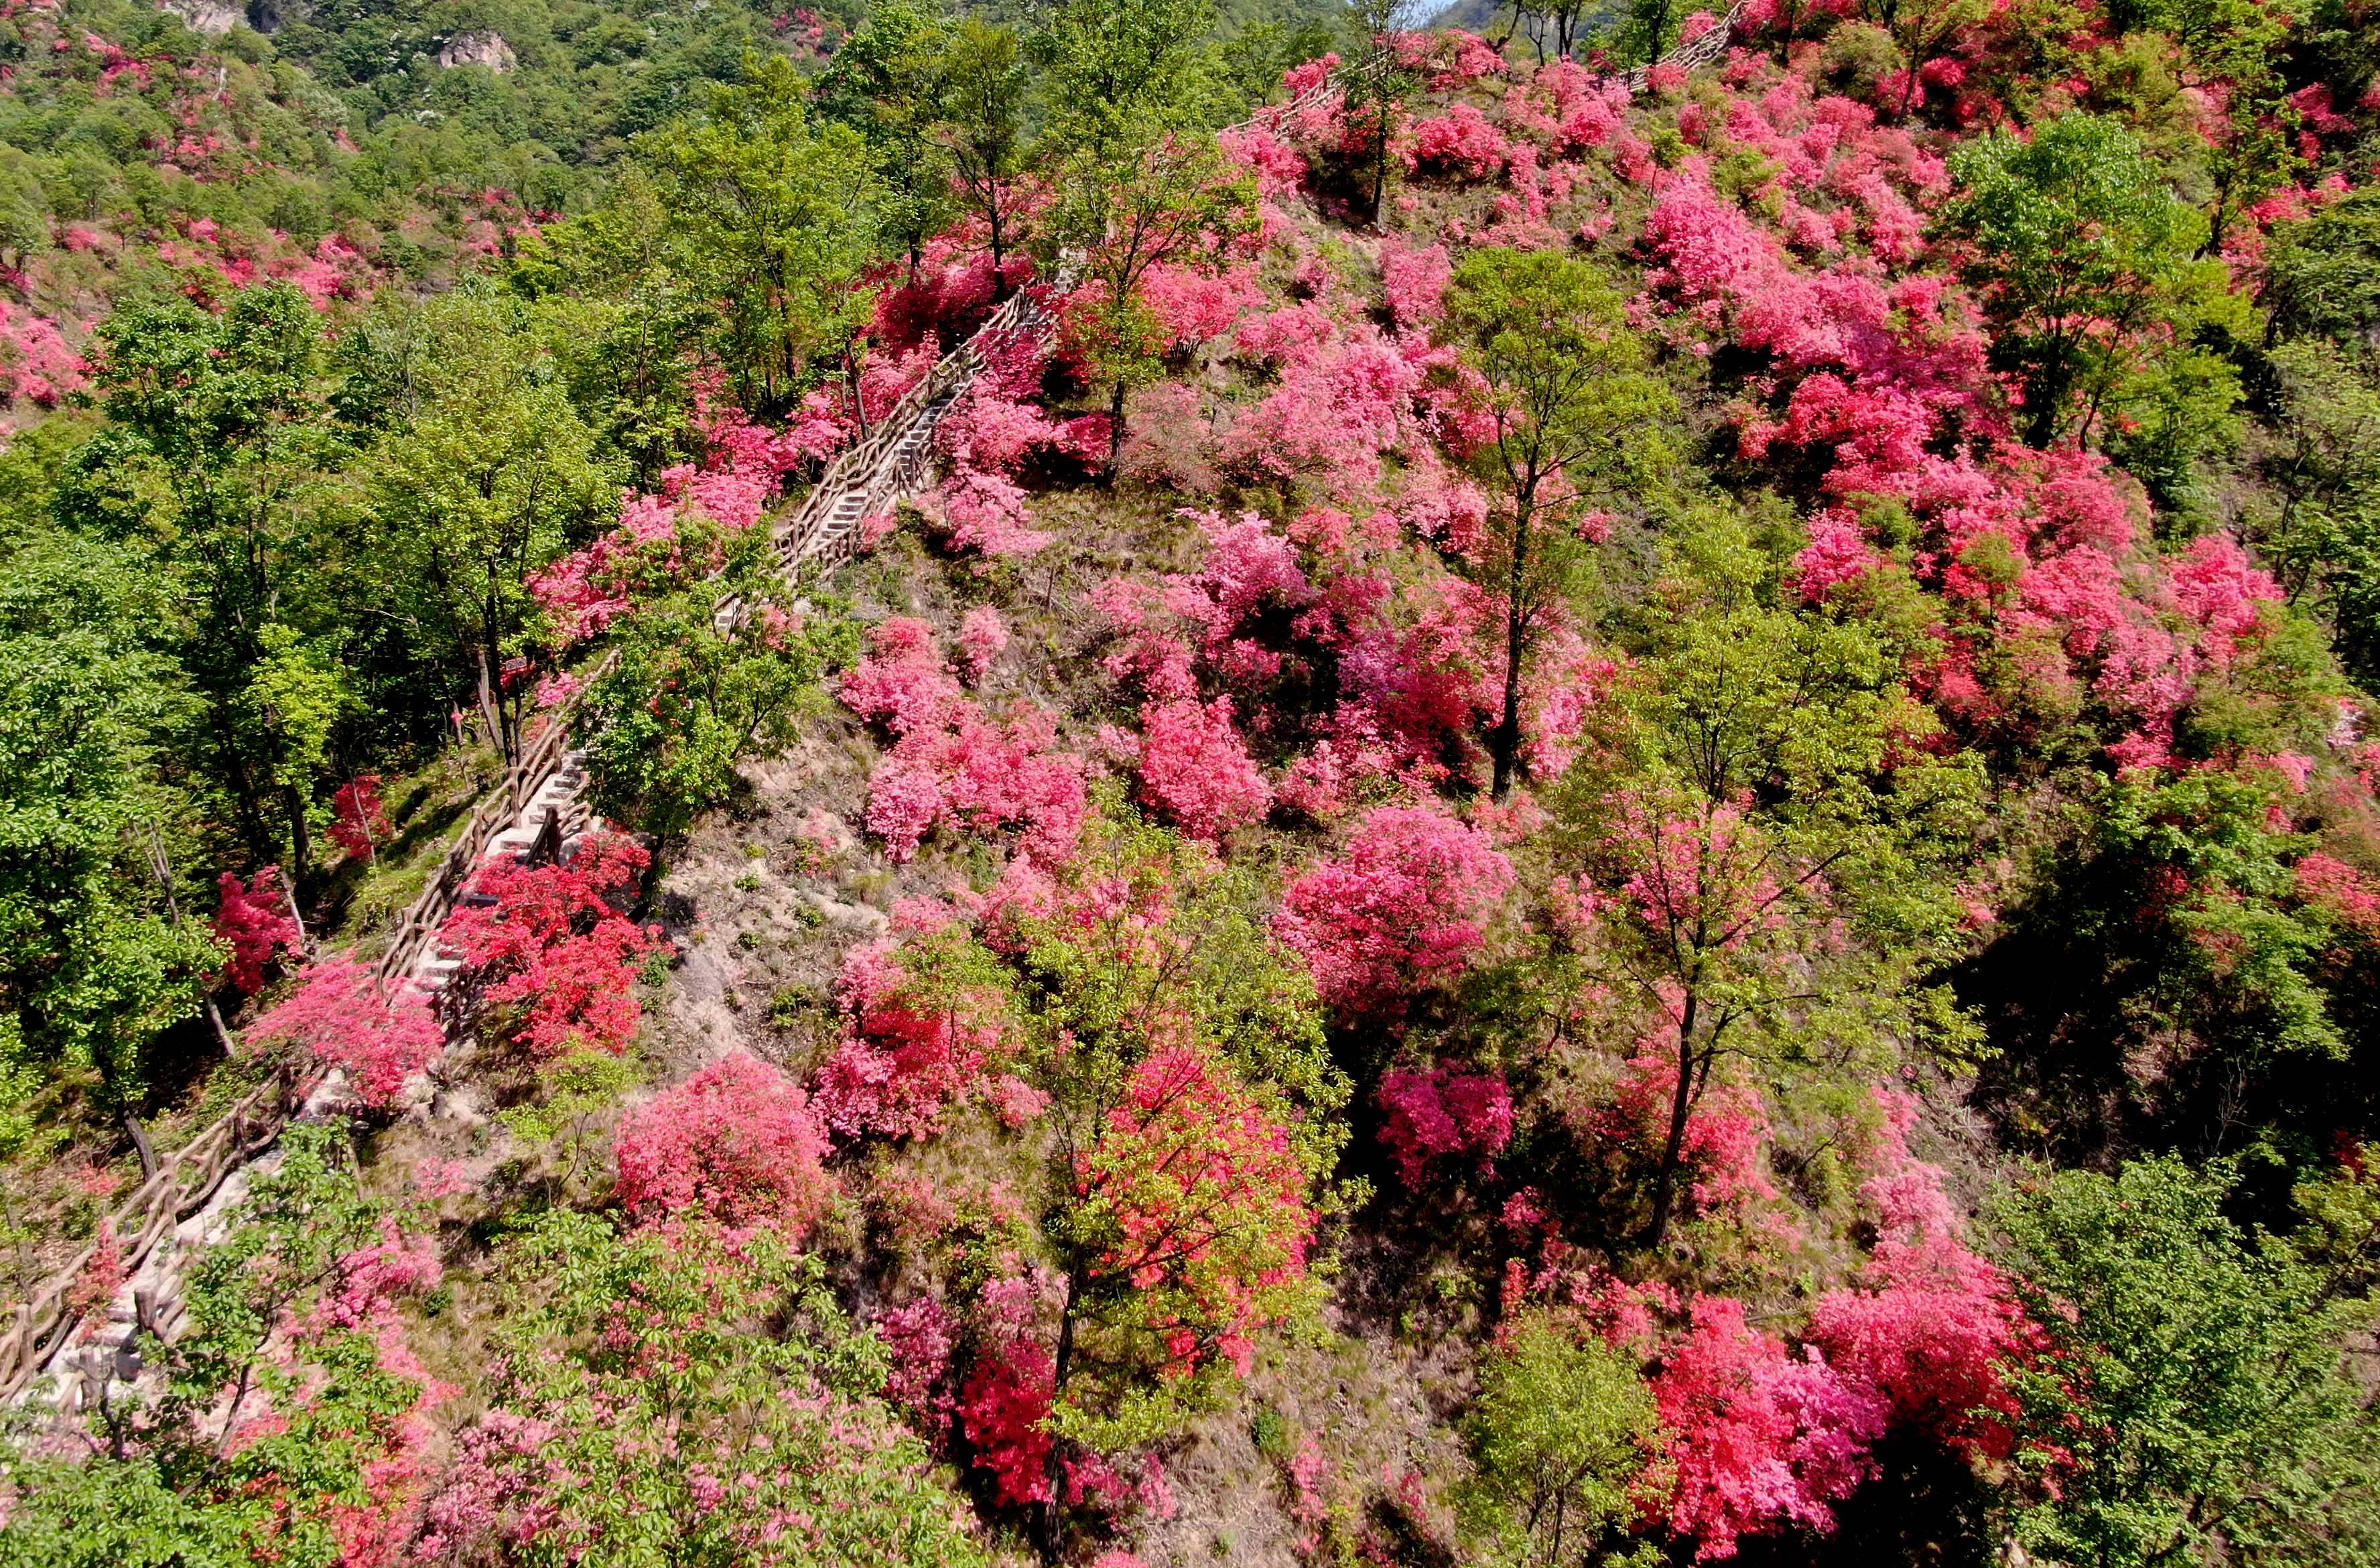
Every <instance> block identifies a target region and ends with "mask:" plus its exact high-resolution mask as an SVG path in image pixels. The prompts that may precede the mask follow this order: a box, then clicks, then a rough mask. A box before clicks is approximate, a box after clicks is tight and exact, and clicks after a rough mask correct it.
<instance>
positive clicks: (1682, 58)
mask: <svg viewBox="0 0 2380 1568" xmlns="http://www.w3.org/2000/svg"><path fill="white" fill-rule="evenodd" d="M1747 3H1748V0H1735V3H1734V4H1733V5H1731V6H1729V7H1728V8H1727V15H1725V16H1723V17H1721V18H1719V19H1718V26H1717V27H1715V28H1713V29H1711V30H1709V31H1708V32H1706V33H1704V34H1703V35H1702V36H1701V37H1700V38H1697V39H1695V40H1694V41H1693V42H1692V43H1681V44H1679V45H1678V46H1677V47H1676V48H1675V49H1672V50H1670V52H1669V53H1668V54H1666V55H1662V56H1661V57H1660V58H1659V59H1658V60H1656V61H1654V62H1653V64H1652V65H1648V66H1638V67H1634V68H1633V69H1632V70H1630V71H1629V72H1628V73H1627V75H1626V76H1625V77H1624V78H1623V79H1624V80H1625V81H1626V82H1627V83H1628V91H1631V92H1642V91H1645V89H1646V88H1647V87H1650V86H1651V85H1652V84H1653V68H1654V67H1655V66H1675V67H1677V68H1678V69H1680V70H1682V71H1698V70H1700V69H1702V68H1703V67H1705V66H1715V65H1717V64H1718V62H1719V60H1720V58H1721V57H1722V56H1724V55H1726V54H1727V46H1728V43H1729V42H1730V40H1732V39H1733V38H1734V36H1735V25H1736V23H1738V22H1740V21H1742V20H1743V8H1744V6H1745V5H1746V4H1747Z"/></svg>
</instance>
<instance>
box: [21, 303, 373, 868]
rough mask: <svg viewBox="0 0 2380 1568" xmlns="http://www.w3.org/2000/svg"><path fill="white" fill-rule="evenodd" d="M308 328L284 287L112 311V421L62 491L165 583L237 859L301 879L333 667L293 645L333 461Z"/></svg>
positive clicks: (318, 544) (302, 631)
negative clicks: (274, 864)
mask: <svg viewBox="0 0 2380 1568" xmlns="http://www.w3.org/2000/svg"><path fill="white" fill-rule="evenodd" d="M321 330H322V329H321V324H320V322H318V321H317V319H316V317H315V315H314V311H313V309H312V307H310V305H309V304H308V303H307V302H306V297H305V296H304V295H303V294H301V293H299V292H298V291H297V289H296V288H293V287H291V286H288V285H285V284H273V285H267V286H260V287H257V288H252V289H248V290H245V291H243V292H242V293H240V294H238V295H237V296H235V297H234V298H233V299H232V300H231V302H230V303H229V305H228V306H227V307H226V308H225V310H224V312H223V314H222V315H221V316H220V317H214V316H210V315H208V314H206V313H205V312H204V311H201V310H198V309H196V308H195V307H193V306H191V305H189V304H188V303H187V302H183V301H176V302H175V303H172V304H168V305H140V306H134V307H129V308H128V309H126V310H120V311H118V312H117V313H116V314H115V315H114V316H112V317H110V318H109V319H108V320H107V321H106V322H103V324H102V326H101V328H100V332H99V339H100V342H101V345H102V348H103V355H102V360H103V363H102V369H101V371H100V372H99V383H100V385H101V387H102V389H103V395H102V407H103V408H104V409H105V410H106V412H107V416H108V420H109V425H108V428H107V429H106V430H104V431H103V432H101V433H100V434H99V435H98V436H97V437H95V438H94V439H93V440H91V442H89V443H87V444H84V445H83V446H82V447H80V448H79V449H78V450H77V452H76V453H75V456H74V458H73V460H72V464H71V470H70V473H69V475H68V478H67V483H66V484H65V486H64V487H63V489H62V492H61V495H60V499H59V506H60V511H61V513H62V515H63V516H64V517H66V519H67V521H68V522H69V523H70V524H71V525H73V526H75V527H77V528H79V529H83V530H85V531H91V532H97V533H100V534H102V535H103V536H104V537H108V538H110V539H113V540H115V541H121V542H124V543H126V544H128V545H129V546H130V547H132V548H134V549H137V550H140V551H141V552H143V553H146V554H147V555H148V556H149V558H150V559H152V560H153V561H154V562H155V563H156V565H157V566H158V568H159V569H160V570H161V571H162V572H163V573H164V575H165V576H166V577H167V579H168V580H169V581H170V582H171V583H172V584H173V586H174V589H175V590H176V598H177V599H178V601H179V602H178V604H177V605H176V611H175V616H174V619H175V621H176V626H175V628H174V638H173V640H174V642H175V644H176V647H175V651H176V656H177V657H178V659H179V662H180V663H181V665H182V668H183V669H184V670H185V671H186V672H187V673H188V676H189V679H190V683H191V686H192V687H193V689H194V690H195V691H196V692H197V693H198V694H199V695H200V697H201V698H202V699H204V701H205V703H206V725H205V729H204V732H203V735H204V738H203V740H198V741H195V742H194V744H193V746H192V748H191V750H192V753H193V754H194V755H195V756H197V757H199V758H201V759H203V761H204V764H205V765H206V766H207V767H208V769H209V771H210V772H212V773H213V774H214V775H215V777H216V779H217V780H218V782H219V783H220V784H221V786H222V788H223V789H224V791H225V795H226V796H227V797H228V800H229V803H230V806H231V810H232V815H233V819H234V820H235V821H236V822H237V824H238V826H239V830H240V833H241V836H242V837H243V838H245V839H246V841H247V843H248V845H249V851H250V853H252V854H253V855H255V856H256V857H257V858H259V859H285V863H286V864H288V866H289V867H290V869H291V871H292V873H293V875H294V876H295V877H296V878H297V880H299V881H303V879H304V878H305V876H306V874H307V870H308V866H309V863H310V858H311V856H310V832H309V827H310V814H311V811H312V802H311V799H310V791H311V786H312V784H313V782H314V780H313V779H312V778H311V777H310V773H311V772H313V771H314V770H315V768H316V767H317V766H318V764H319V763H320V761H321V753H322V740H323V735H322V722H321V721H322V711H321V705H322V701H323V700H324V699H325V698H326V695H327V694H328V693H330V692H333V691H334V690H335V687H336V677H335V675H333V676H332V677H330V679H328V680H327V681H315V680H311V679H310V675H311V673H312V672H317V671H332V670H335V668H336V665H337V663H338V659H337V656H336V653H335V651H334V650H333V649H332V648H329V647H326V646H323V645H322V644H320V643H319V642H318V643H316V645H315V646H311V647H305V646H302V645H303V644H305V643H306V642H308V641H309V640H310V638H308V637H307V635H306V634H307V632H308V630H309V628H308V627H307V626H305V624H304V618H303V615H302V613H301V604H302V602H303V600H304V598H305V596H306V595H307V594H308V593H309V591H310V584H311V581H312V573H311V570H310V567H311V565H312V563H313V562H314V561H315V560H316V559H317V558H319V556H320V554H321V553H322V550H323V549H324V548H325V538H324V535H325V532H326V525H325V520H324V517H323V507H322V502H323V501H324V500H325V499H326V497H325V495H324V486H323V484H322V476H323V473H324V471H325V470H326V469H329V468H335V467H336V465H337V463H338V462H339V460H340V453H339V442H338V440H337V438H336V436H335V433H334V432H333V431H332V429H331V426H330V421H329V419H328V418H327V415H328V407H327V405H326V403H325V401H324V399H323V395H322V384H321V377H320V371H321V364H320V360H321V346H322V340H321ZM275 627H279V628H281V629H280V630H278V631H275V630H274V629H273V628H275ZM260 682H262V683H263V686H264V688H260V685H259V683H260ZM299 687H304V688H305V690H304V693H303V695H302V696H301V695H300V693H299V689H298V688H299ZM292 699H295V700H292ZM331 700H333V701H334V705H335V699H331ZM276 817H277V819H278V820H277V821H276V820H275V818H276ZM284 852H285V853H284Z"/></svg>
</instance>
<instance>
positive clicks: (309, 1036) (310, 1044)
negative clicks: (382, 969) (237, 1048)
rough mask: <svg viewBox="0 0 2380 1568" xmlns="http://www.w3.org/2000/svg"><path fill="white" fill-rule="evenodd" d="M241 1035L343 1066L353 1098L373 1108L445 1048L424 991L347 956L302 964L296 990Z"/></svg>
mask: <svg viewBox="0 0 2380 1568" xmlns="http://www.w3.org/2000/svg"><path fill="white" fill-rule="evenodd" d="M248 1038H249V1039H250V1040H251V1041H254V1042H257V1043H259V1044H270V1043H275V1042H285V1043H289V1044H294V1045H297V1046H302V1047H304V1048H305V1049H306V1050H308V1051H311V1052H312V1053H313V1054H314V1056H315V1058H316V1059H317V1060H319V1061H321V1062H322V1064H324V1065H326V1066H331V1067H336V1068H339V1069H341V1070H342V1071H344V1072H345V1073H346V1076H347V1081H348V1084H349V1086H350V1087H351V1088H353V1089H354V1090H355V1093H356V1096H357V1098H358V1099H359V1100H362V1101H363V1102H364V1103H365V1104H366V1105H369V1106H372V1107H375V1108H378V1109H387V1108H388V1107H391V1106H394V1105H395V1104H396V1103H397V1101H398V1100H400V1099H401V1098H403V1096H404V1094H405V1090H406V1086H407V1083H409V1082H410V1081H411V1079H412V1077H413V1076H414V1075H415V1074H417V1073H419V1072H422V1071H424V1070H426V1069H427V1068H428V1067H429V1066H430V1065H431V1064H432V1063H434V1062H436V1061H437V1060H438V1058H439V1056H440V1055H441V1054H442V1053H443V1051H445V1049H446V1032H445V1030H444V1029H443V1028H441V1027H439V1024H438V1019H437V1015H435V1014H433V1013H432V1012H431V1007H430V999H429V998H428V997H426V996H424V995H423V994H422V993H421V991H419V990H418V989H416V988H415V987H413V986H412V985H410V984H399V985H396V986H394V987H391V986H386V985H383V983H382V982H381V979H380V977H379V976H377V975H376V974H374V973H373V972H372V971H371V970H370V969H368V968H366V967H364V966H362V965H360V964H358V963H356V962H355V961H354V960H352V959H347V958H332V959H326V960H324V961H323V962H322V963H320V964H310V965H308V966H307V967H306V970H305V972H304V973H303V974H301V975H300V976H299V977H298V978H297V990H296V991H293V992H292V993H291V994H290V995H289V996H288V998H287V999H286V1000H285V1001H283V1002H282V1003H280V1004H279V1005H277V1006H275V1007H274V1008H273V1009H272V1011H270V1012H268V1013H266V1014H265V1015H263V1016H262V1017H261V1018H259V1019H257V1021H256V1022H255V1023H254V1024H252V1025H250V1026H249V1030H248Z"/></svg>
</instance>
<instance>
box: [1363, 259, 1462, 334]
mask: <svg viewBox="0 0 2380 1568" xmlns="http://www.w3.org/2000/svg"><path fill="white" fill-rule="evenodd" d="M1453 282H1454V262H1453V261H1452V260H1451V259H1450V258H1449V257H1448V255H1447V253H1446V247H1445V246H1443V245H1425V246H1420V247H1417V248H1408V247H1406V246H1403V245H1400V244H1397V243H1395V242H1394V241H1390V240H1383V241H1382V242H1381V245H1380V289H1381V292H1382V294H1383V296H1384V297H1385V298H1386V299H1387V302H1388V307H1389V315H1390V319H1391V320H1393V321H1394V322H1396V323H1397V325H1398V327H1399V328H1400V329H1402V330H1403V331H1406V332H1413V331H1416V330H1426V329H1427V328H1428V327H1430V326H1432V325H1434V324H1435V323H1436V322H1438V321H1439V318H1440V317H1442V316H1444V315H1445V313H1446V291H1447V288H1448V287H1449V286H1451V284H1452V283H1453Z"/></svg>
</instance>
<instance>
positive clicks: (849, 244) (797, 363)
mask: <svg viewBox="0 0 2380 1568" xmlns="http://www.w3.org/2000/svg"><path fill="white" fill-rule="evenodd" d="M746 74H747V79H746V80H745V81H744V82H743V83H742V84H740V85H737V86H734V87H719V88H714V89H713V90H712V91H711V94H710V102H709V103H708V104H707V105H706V106H705V108H704V111H703V113H702V114H700V115H696V116H692V117H689V118H686V119H682V120H678V121H674V122H673V123H672V124H671V125H669V126H668V127H666V128H663V129H662V130H659V131H656V132H654V133H653V134H652V135H651V136H650V137H649V138H647V139H646V140H644V141H643V142H642V143H640V145H639V152H641V154H642V155H643V156H644V158H645V159H646V160H647V161H648V162H649V164H650V165H651V167H652V170H653V173H654V176H655V178H656V179H657V180H658V182H659V187H660V195H661V200H662V210H663V212H664V213H666V214H667V215H668V220H669V224H670V237H671V240H672V245H671V256H672V260H673V263H674V266H675V268H676V270H677V271H678V272H679V273H681V274H682V275H683V276H684V277H685V278H686V281H687V283H688V284H689V286H692V287H693V288H694V289H696V290H697V291H698V293H699V294H700V295H701V296H702V297H703V298H708V299H713V300H717V301H719V302H720V305H719V309H718V316H717V325H716V328H715V337H714V342H715V346H716V347H717V349H718V352H719V353H720V355H721V357H722V359H724V360H725V361H726V363H727V366H728V369H729V371H731V373H732V374H733V375H734V377H735V389H736V395H737V397H738V400H739V401H740V402H741V403H742V404H743V406H744V407H747V408H748V409H750V410H751V411H752V412H754V413H756V414H780V413H783V411H784V410H785V409H786V408H788V407H791V406H792V405H793V404H794V403H795V401H796V400H797V399H798V398H799V396H800V395H801V394H802V392H804V391H805V390H807V385H808V383H809V377H810V371H811V366H812V362H813V361H814V360H817V359H820V358H821V357H827V358H840V359H844V360H845V362H846V363H847V362H848V358H849V353H850V349H851V341H852V338H853V336H854V335H855V334H856V333H857V332H858V330H859V328H860V327H861V326H862V325H863V324H865V323H866V322H867V321H868V312H869V310H870V309H871V308H872V306H873V303H874V291H873V290H872V289H870V288H868V287H866V286H862V284H861V281H860V280H861V275H862V274H863V273H866V271H867V270H868V266H869V264H870V263H871V262H872V261H874V260H875V258H876V253H877V245H878V237H879V232H880V225H882V224H883V223H884V221H885V213H884V211H883V208H884V201H885V189H884V185H883V181H882V178H881V176H880V173H879V163H878V160H877V158H875V157H874V156H871V154H870V151H869V148H868V142H867V140H865V139H864V138H863V137H862V135H861V134H860V133H859V132H858V131H856V130H854V129H853V128H851V127H849V126H847V125H841V124H836V123H834V122H832V121H831V120H827V119H825V118H824V117H823V116H821V115H818V114H817V113H816V112H815V111H814V110H813V108H812V106H811V103H810V102H809V91H808V89H807V87H806V86H805V85H804V83H803V81H802V79H801V78H800V77H799V76H798V75H797V74H795V70H794V68H793V67H792V66H791V64H789V63H788V62H786V61H784V60H783V59H778V58H768V59H760V60H756V61H753V62H750V63H749V64H748V68H747V73H746Z"/></svg>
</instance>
